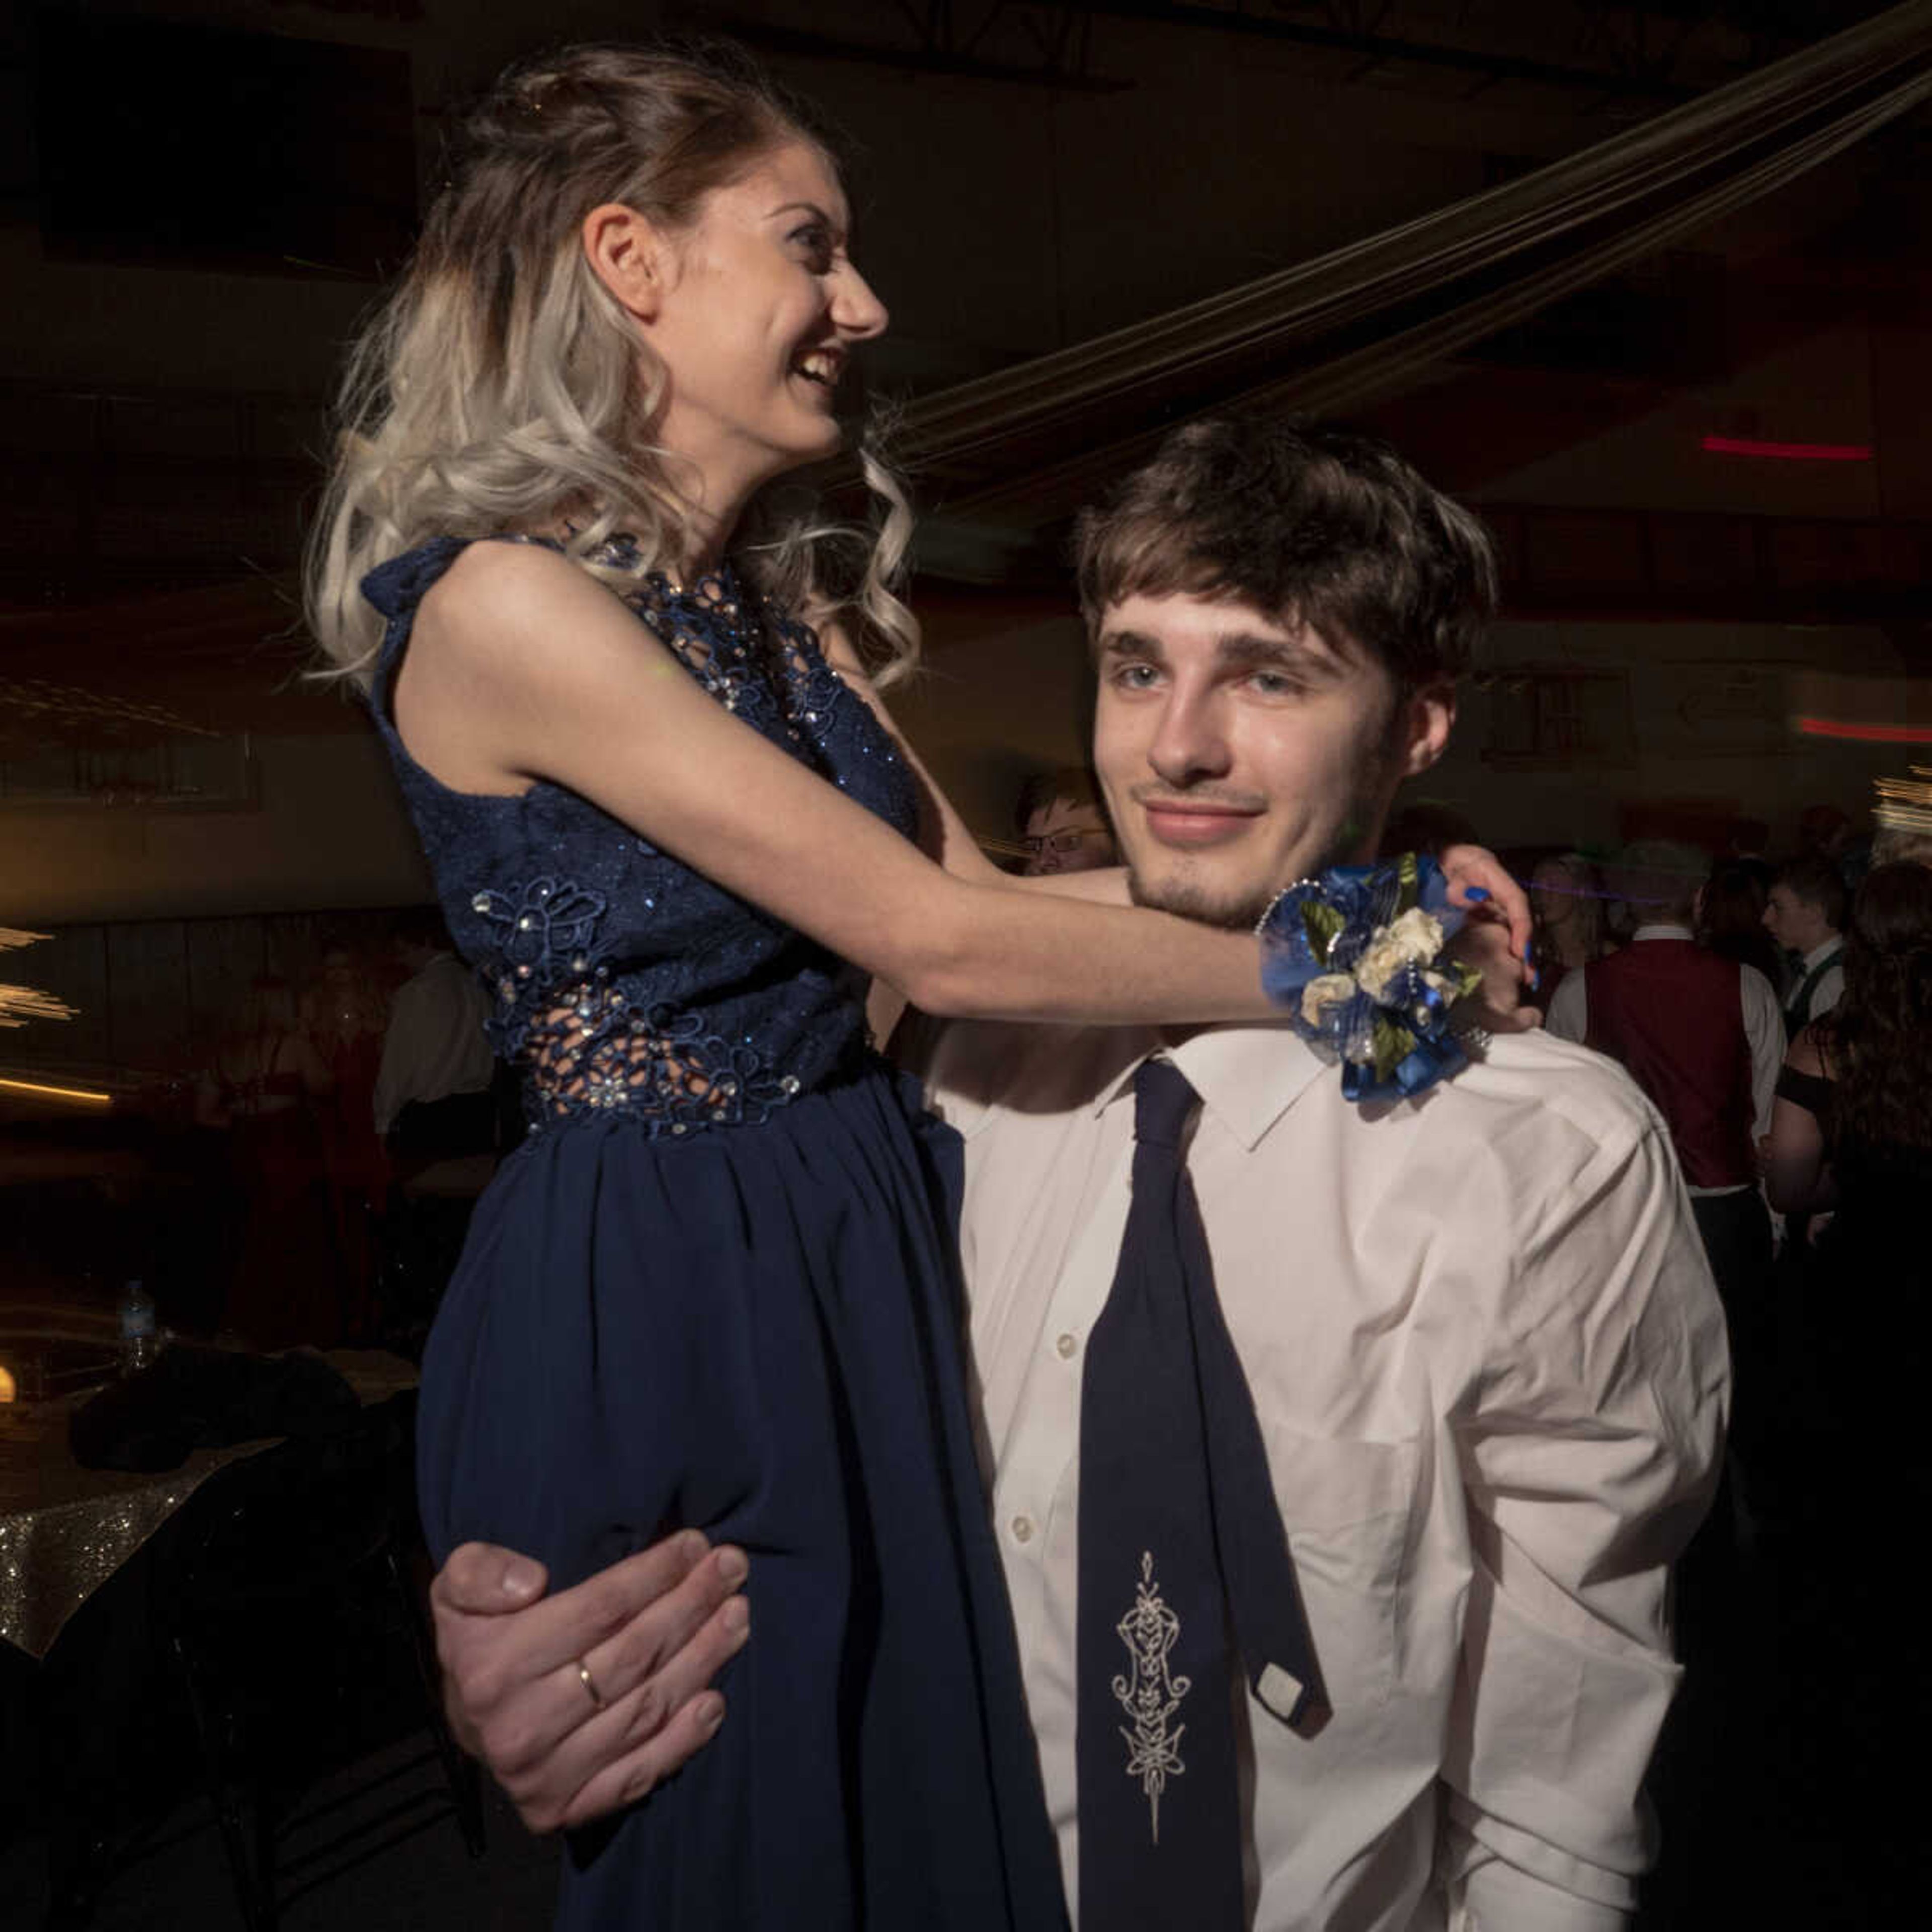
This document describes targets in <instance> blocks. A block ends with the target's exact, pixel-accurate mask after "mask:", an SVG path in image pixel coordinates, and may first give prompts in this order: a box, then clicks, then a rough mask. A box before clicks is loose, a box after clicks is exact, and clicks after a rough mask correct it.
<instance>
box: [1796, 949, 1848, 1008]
mask: <svg viewBox="0 0 1932 1932" xmlns="http://www.w3.org/2000/svg"><path fill="white" fill-rule="evenodd" d="M1844 950H1845V935H1843V933H1842V932H1835V933H1833V934H1832V936H1831V938H1829V939H1826V940H1822V941H1820V943H1819V944H1817V945H1816V946H1814V947H1812V949H1811V951H1810V952H1809V953H1806V954H1805V956H1804V958H1803V959H1801V960H1800V961H1799V962H1798V971H1797V972H1796V974H1794V975H1793V979H1792V991H1793V993H1794V994H1795V993H1796V992H1797V990H1798V989H1799V987H1800V986H1803V985H1804V983H1805V981H1806V980H1808V979H1809V978H1810V977H1811V975H1812V974H1814V972H1816V971H1817V969H1818V968H1819V966H1820V965H1822V964H1823V962H1825V961H1826V960H1827V959H1830V958H1831V957H1832V954H1833V953H1839V954H1841V955H1842V954H1843V951H1844ZM1844 997H1845V962H1844V961H1843V959H1842V958H1841V959H1838V961H1837V962H1835V963H1834V964H1833V965H1832V966H1831V967H1829V968H1827V970H1826V971H1824V972H1823V973H1822V974H1819V977H1818V983H1817V986H1814V987H1813V988H1812V989H1811V998H1810V999H1809V1000H1808V1001H1806V1002H1805V1010H1804V1012H1803V1013H1801V1014H1800V1015H1799V1021H1798V1023H1799V1025H1800V1026H1808V1025H1810V1024H1811V1022H1812V1021H1814V1020H1815V1019H1823V1017H1824V1016H1825V1015H1826V1014H1827V1013H1829V1012H1830V1011H1831V1010H1832V1008H1833V1007H1835V1006H1836V1005H1837V1004H1838V1002H1839V1001H1841V1000H1842V999H1843V998H1844Z"/></svg>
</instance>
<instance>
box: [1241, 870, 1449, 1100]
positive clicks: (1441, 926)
mask: <svg viewBox="0 0 1932 1932" xmlns="http://www.w3.org/2000/svg"><path fill="white" fill-rule="evenodd" d="M1462 923H1463V910H1462V908H1461V907H1460V906H1454V905H1451V904H1450V902H1449V887H1448V882H1447V881H1446V880H1445V879H1444V877H1443V876H1442V868H1441V867H1440V866H1439V865H1437V864H1436V861H1435V860H1434V859H1430V858H1427V857H1421V858H1419V857H1418V856H1416V855H1415V853H1412V852H1405V853H1403V855H1402V856H1401V857H1400V858H1399V859H1388V860H1387V861H1385V862H1384V863H1382V864H1381V865H1331V866H1330V867H1329V868H1328V870H1327V871H1325V872H1324V873H1323V874H1322V876H1321V877H1319V879H1304V880H1301V881H1299V883H1297V884H1295V885H1292V886H1289V888H1288V889H1287V890H1286V892H1283V893H1282V894H1281V895H1280V896H1279V897H1278V898H1277V899H1276V900H1275V901H1274V904H1271V906H1270V907H1268V910H1267V911H1266V912H1265V913H1262V916H1261V920H1260V922H1259V924H1258V925H1257V926H1256V928H1255V932H1256V936H1257V937H1258V938H1259V939H1260V941H1261V943H1262V991H1263V992H1265V993H1266V994H1267V995H1268V998H1270V999H1271V1001H1274V1004H1276V1005H1277V1006H1278V1007H1283V1008H1284V1009H1286V1012H1287V1014H1288V1016H1289V1019H1290V1020H1291V1021H1292V1023H1293V1025H1294V1027H1295V1031H1296V1032H1297V1033H1298V1034H1301V1037H1302V1038H1303V1039H1304V1040H1307V1041H1308V1042H1309V1043H1310V1045H1311V1046H1314V1047H1315V1048H1316V1049H1317V1050H1318V1051H1322V1052H1327V1053H1331V1054H1333V1055H1334V1056H1335V1058H1337V1059H1338V1060H1340V1061H1341V1063H1342V1091H1343V1094H1344V1095H1345V1096H1346V1097H1347V1098H1348V1099H1349V1100H1356V1101H1368V1100H1405V1099H1407V1098H1408V1097H1410V1096H1412V1095H1413V1094H1421V1093H1423V1092H1425V1091H1427V1089H1428V1088H1431V1087H1433V1086H1434V1085H1435V1084H1436V1082H1437V1081H1439V1080H1441V1079H1446V1078H1447V1077H1448V1076H1449V1075H1450V1074H1452V1073H1456V1072H1457V1071H1459V1070H1460V1069H1461V1068H1462V1067H1464V1066H1466V1065H1467V1064H1468V1061H1469V1056H1468V1055H1467V1054H1466V1053H1465V1052H1464V1051H1463V1046H1462V1043H1461V1042H1460V1040H1457V1037H1456V1036H1455V1034H1454V1033H1452V1032H1451V1031H1450V1025H1449V1010H1450V1008H1451V1007H1453V1006H1454V1004H1456V1002H1457V1001H1458V1000H1460V999H1461V998H1463V996H1464V995H1466V994H1467V993H1469V992H1473V991H1475V989H1476V987H1477V986H1479V985H1480V984H1481V982H1482V975H1481V974H1480V973H1479V972H1478V971H1477V970H1476V969H1475V968H1474V967H1473V966H1469V965H1464V964H1463V962H1461V961H1460V960H1455V959H1446V958H1445V957H1444V955H1443V948H1444V947H1445V946H1446V945H1447V944H1448V942H1449V941H1450V939H1451V938H1453V937H1454V935H1455V933H1456V931H1457V929H1458V928H1459V927H1460V926H1461V925H1462Z"/></svg>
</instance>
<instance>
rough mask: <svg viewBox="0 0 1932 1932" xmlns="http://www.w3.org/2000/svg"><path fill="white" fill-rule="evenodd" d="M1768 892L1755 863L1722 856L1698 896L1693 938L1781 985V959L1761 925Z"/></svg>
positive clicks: (1778, 985)
mask: <svg viewBox="0 0 1932 1932" xmlns="http://www.w3.org/2000/svg"><path fill="white" fill-rule="evenodd" d="M1768 897H1769V890H1768V883H1767V879H1766V876H1765V875H1764V874H1763V873H1761V872H1760V868H1757V866H1755V865H1750V864H1748V863H1746V862H1744V861H1742V860H1741V859H1719V860H1718V862H1717V863H1716V864H1715V865H1713V866H1712V868H1711V876H1710V877H1709V878H1708V879H1706V880H1705V881H1704V889H1703V891H1702V892H1700V893H1699V894H1698V895H1697V943H1698V944H1699V945H1700V946H1702V947H1706V949H1707V950H1709V951H1711V952H1712V953H1717V954H1718V956H1720V957H1721V958H1723V959H1735V960H1736V962H1738V964H1739V965H1740V966H1750V967H1754V968H1756V969H1757V971H1759V972H1760V973H1762V974H1763V975H1764V977H1765V980H1766V983H1767V984H1768V985H1769V986H1772V987H1773V988H1782V986H1784V959H1783V958H1782V957H1781V956H1780V954H1779V953H1778V945H1777V942H1776V941H1775V940H1773V939H1772V936H1771V935H1770V934H1769V932H1766V930H1765V924H1764V908H1765V905H1766V901H1767V898H1768Z"/></svg>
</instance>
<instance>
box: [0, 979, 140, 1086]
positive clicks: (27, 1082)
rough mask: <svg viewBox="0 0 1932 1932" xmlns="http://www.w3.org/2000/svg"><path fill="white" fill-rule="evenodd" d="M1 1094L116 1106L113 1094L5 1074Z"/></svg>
mask: <svg viewBox="0 0 1932 1932" xmlns="http://www.w3.org/2000/svg"><path fill="white" fill-rule="evenodd" d="M4 991H5V988H0V992H4ZM0 1092H5V1093H8V1094H46V1095H47V1096H48V1097H49V1098H50V1099H52V1100H86V1101H89V1102H91V1103H92V1104H94V1105H95V1106H101V1107H111V1106H113V1104H114V1096H113V1094H97V1093H95V1092H94V1091H92V1089H91V1088H86V1087H55V1086H53V1085H50V1084H49V1083H48V1082H45V1081H40V1080H10V1079H7V1077H6V1076H5V1075H4V1074H0Z"/></svg>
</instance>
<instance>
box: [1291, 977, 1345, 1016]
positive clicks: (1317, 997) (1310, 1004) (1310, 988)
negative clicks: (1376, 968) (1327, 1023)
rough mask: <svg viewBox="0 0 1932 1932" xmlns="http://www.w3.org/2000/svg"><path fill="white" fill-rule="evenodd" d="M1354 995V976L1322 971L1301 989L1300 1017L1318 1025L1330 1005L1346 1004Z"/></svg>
mask: <svg viewBox="0 0 1932 1932" xmlns="http://www.w3.org/2000/svg"><path fill="white" fill-rule="evenodd" d="M1353 998H1355V976H1354V974H1350V973H1324V974H1322V976H1321V977H1319V979H1314V980H1310V981H1309V983H1308V984H1307V986H1304V987H1303V988H1302V989H1301V1017H1302V1018H1303V1019H1304V1020H1305V1021H1306V1022H1307V1023H1308V1025H1310V1026H1313V1027H1319V1025H1321V1024H1322V1017H1323V1016H1324V1015H1325V1013H1327V1011H1328V1009H1329V1008H1330V1007H1340V1006H1346V1004H1348V1003H1349V1001H1351V1000H1352V999H1353Z"/></svg>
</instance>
